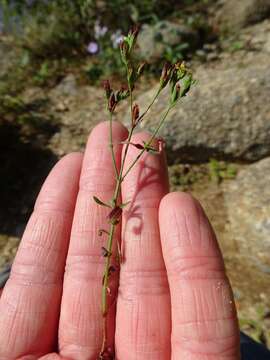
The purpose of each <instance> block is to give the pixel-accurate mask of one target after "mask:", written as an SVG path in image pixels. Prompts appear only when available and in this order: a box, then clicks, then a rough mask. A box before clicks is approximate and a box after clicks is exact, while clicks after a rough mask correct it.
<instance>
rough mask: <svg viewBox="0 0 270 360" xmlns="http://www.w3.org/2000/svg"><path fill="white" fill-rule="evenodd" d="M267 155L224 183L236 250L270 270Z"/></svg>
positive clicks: (254, 262) (269, 173) (269, 195)
mask: <svg viewBox="0 0 270 360" xmlns="http://www.w3.org/2000/svg"><path fill="white" fill-rule="evenodd" d="M269 178H270V158H266V159H264V160H261V161H259V162H257V163H254V164H252V165H249V166H248V167H247V168H246V169H244V170H242V171H241V172H240V173H239V174H238V176H237V178H236V179H235V181H233V182H230V183H228V184H226V185H225V191H224V199H225V203H226V207H227V213H228V220H229V225H228V226H229V229H230V234H231V235H232V236H233V237H234V239H235V241H236V244H237V248H238V251H239V254H241V255H242V256H245V257H246V258H248V259H249V260H250V261H251V262H252V263H253V264H254V265H255V266H256V267H257V268H258V269H259V270H260V271H261V272H263V273H265V274H269V273H270V257H269V253H270V187H269Z"/></svg>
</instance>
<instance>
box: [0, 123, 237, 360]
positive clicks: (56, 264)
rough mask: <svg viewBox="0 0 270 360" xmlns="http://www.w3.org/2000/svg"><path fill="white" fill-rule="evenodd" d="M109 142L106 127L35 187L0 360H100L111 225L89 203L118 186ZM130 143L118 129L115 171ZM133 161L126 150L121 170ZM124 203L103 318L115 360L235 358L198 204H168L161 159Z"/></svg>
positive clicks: (218, 258)
mask: <svg viewBox="0 0 270 360" xmlns="http://www.w3.org/2000/svg"><path fill="white" fill-rule="evenodd" d="M108 137H109V127H108V125H107V123H102V124H100V125H98V126H97V127H96V128H95V129H94V130H93V131H92V133H91V134H90V137H89V140H88V143H87V147H86V150H85V153H84V155H83V154H80V153H72V154H70V155H67V156H65V157H64V158H63V159H61V160H60V161H59V162H58V163H57V164H56V165H55V167H54V168H53V170H52V171H51V173H50V174H49V176H48V178H47V179H46V181H45V183H44V185H43V187H42V189H41V192H40V194H39V196H38V198H37V201H36V205H35V209H34V212H33V214H32V216H31V218H30V220H29V222H28V225H27V227H26V230H25V233H24V235H23V238H22V241H21V244H20V247H19V250H18V253H17V256H16V258H15V261H14V264H13V267H12V272H11V277H10V279H9V281H8V282H7V284H6V286H5V289H4V291H3V293H2V295H1V300H0V359H1V360H11V359H20V360H22V359H23V360H32V359H33V360H34V359H43V360H45V359H46V360H57V359H74V360H96V359H97V356H98V354H99V350H100V347H101V343H102V316H101V310H100V306H101V304H100V303H101V295H100V294H101V286H102V275H103V269H104V258H103V257H102V255H101V247H102V246H103V245H104V244H105V242H106V237H105V235H103V236H102V237H100V236H98V230H99V229H100V228H106V227H108V224H107V220H106V216H107V214H108V211H109V210H108V208H106V207H101V206H99V205H98V204H96V203H95V202H94V201H93V195H95V196H98V197H99V198H101V199H103V200H104V201H109V200H110V198H111V196H112V194H113V190H114V187H115V181H114V169H113V165H112V160H111V154H110V151H109V148H108V146H107V143H108ZM126 137H127V130H126V129H125V128H124V126H122V125H121V124H119V123H114V124H113V139H114V144H115V146H114V149H115V153H116V161H117V165H118V166H119V165H120V159H121V152H122V146H123V145H121V144H120V143H121V142H123V141H124V140H125V139H126ZM148 138H149V135H148V134H146V133H140V134H136V135H135V136H134V137H133V139H132V141H133V142H134V143H138V142H142V141H143V140H144V141H145V140H147V139H148ZM138 151H139V150H138V149H136V148H135V147H133V146H130V149H129V152H128V157H127V163H126V166H128V164H129V163H131V162H132V159H134V158H135V157H136V155H137V154H138ZM29 176H31V175H29ZM122 201H123V202H127V201H131V203H130V204H129V205H128V206H127V208H126V209H125V210H124V212H123V218H122V224H120V225H119V226H118V227H117V232H116V237H115V238H118V239H120V238H121V242H122V249H121V250H122V255H123V263H122V265H121V271H120V280H119V291H118V296H117V299H116V298H115V297H114V289H115V288H116V287H117V282H118V280H117V277H118V275H117V272H116V273H114V274H113V275H112V277H111V279H110V287H111V291H112V300H111V306H110V314H109V317H108V337H109V341H108V342H109V344H110V346H111V347H113V345H115V351H116V359H118V360H146V359H147V360H169V359H173V360H208V359H209V360H239V359H240V355H239V329H238V323H237V318H236V312H235V305H234V301H233V297H232V292H231V288H230V284H229V282H228V279H227V277H226V275H225V272H224V265H223V259H222V255H221V253H220V250H219V247H218V244H217V241H216V238H215V235H214V233H213V230H212V228H211V226H210V224H209V222H208V220H207V217H206V215H205V214H204V211H203V209H202V208H201V206H200V204H199V203H198V202H197V201H196V200H194V199H193V198H192V197H191V196H190V195H188V194H185V193H170V194H168V178H167V166H166V161H165V156H164V153H161V154H159V155H152V154H145V155H144V156H143V157H142V158H141V159H140V161H139V163H138V164H137V165H136V166H135V167H134V169H133V170H132V171H131V172H130V173H129V175H128V176H127V178H126V179H125V181H124V183H123V184H122ZM114 300H115V301H114ZM116 303H117V304H116ZM115 305H117V306H115ZM116 308H117V311H116Z"/></svg>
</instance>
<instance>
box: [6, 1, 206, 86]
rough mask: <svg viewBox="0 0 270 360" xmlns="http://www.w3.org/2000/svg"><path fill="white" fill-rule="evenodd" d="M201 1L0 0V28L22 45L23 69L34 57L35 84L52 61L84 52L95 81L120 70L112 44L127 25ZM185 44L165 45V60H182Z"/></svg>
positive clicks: (150, 20)
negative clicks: (94, 46)
mask: <svg viewBox="0 0 270 360" xmlns="http://www.w3.org/2000/svg"><path fill="white" fill-rule="evenodd" d="M204 2H205V0H183V1H181V2H178V1H176V0H166V1H165V0H152V1H150V0H134V1H132V2H130V1H127V0H112V1H104V0H74V1H70V0H54V1H49V0H39V1H37V0H13V1H10V0H0V6H1V9H2V10H1V9H0V14H1V13H2V23H3V24H2V27H3V28H4V30H7V31H9V32H10V31H11V32H12V33H13V34H15V37H16V41H17V43H18V45H19V46H20V47H21V49H23V52H22V55H21V57H22V59H21V61H20V62H21V64H23V66H25V67H27V66H28V65H31V66H33V60H34V62H35V65H37V66H36V67H35V69H37V72H38V74H37V75H36V76H35V79H39V80H37V81H38V82H40V83H46V82H47V81H43V80H44V79H45V80H47V78H48V76H47V74H50V73H51V70H50V67H51V64H50V61H51V60H52V59H62V58H69V59H70V58H73V59H74V58H78V57H79V58H80V59H81V58H82V57H83V56H88V57H91V59H92V60H93V61H92V62H91V63H90V64H88V65H87V66H86V67H85V73H86V75H87V77H88V78H90V79H91V80H92V81H93V82H94V81H96V80H97V79H98V78H100V77H101V76H102V75H107V74H108V73H118V72H119V71H120V69H121V66H119V65H120V63H119V57H118V49H117V42H119V39H120V38H121V35H122V34H125V33H126V32H127V31H128V30H129V29H130V27H131V26H132V25H134V24H137V23H139V24H145V23H150V24H155V23H156V22H158V21H160V20H163V19H166V18H168V17H171V16H173V14H177V13H178V14H180V18H181V16H182V17H183V16H185V15H184V14H185V11H183V12H182V10H185V9H186V8H188V7H189V6H192V5H195V6H196V4H197V5H202V4H204ZM181 14H182V15H181ZM177 16H178V15H177ZM199 17H200V16H199ZM192 19H193V17H192V18H191V17H190V16H187V17H186V20H185V21H189V22H190V21H191V22H192V21H193V23H194V24H195V23H196V24H197V23H198V20H197V16H196V19H195V17H194V19H193V20H192ZM195 20H196V21H195ZM190 24H191V23H190ZM194 24H193V25H194ZM196 24H195V25H196ZM193 25H192V24H191V26H193ZM195 25H194V26H195ZM196 26H197V25H196ZM104 29H106V31H104ZM100 30H101V32H100ZM102 31H103V32H102ZM91 43H92V44H93V43H94V44H96V51H91V47H89V46H88V45H89V44H91ZM187 46H188V44H179V45H177V46H175V47H170V46H168V49H167V51H166V53H165V54H164V59H167V60H170V61H174V60H175V59H176V58H179V57H180V58H181V57H182V54H183V51H185V48H186V47H187ZM164 59H163V60H164ZM44 62H45V64H44ZM37 63H38V64H37Z"/></svg>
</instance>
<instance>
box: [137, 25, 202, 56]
mask: <svg viewBox="0 0 270 360" xmlns="http://www.w3.org/2000/svg"><path fill="white" fill-rule="evenodd" d="M197 43H198V33H197V32H196V31H194V30H193V29H191V28H190V27H189V26H187V25H182V24H176V23H172V22H169V21H160V22H158V23H157V24H155V25H147V24H145V25H143V26H142V29H141V32H140V34H139V36H138V41H137V47H138V55H139V57H140V58H142V59H143V60H146V61H148V62H155V61H157V60H160V58H162V57H164V52H165V51H166V49H167V48H168V47H173V46H175V45H180V44H188V46H189V48H194V47H196V45H197Z"/></svg>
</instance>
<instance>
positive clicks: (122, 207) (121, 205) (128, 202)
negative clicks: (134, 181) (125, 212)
mask: <svg viewBox="0 0 270 360" xmlns="http://www.w3.org/2000/svg"><path fill="white" fill-rule="evenodd" d="M130 203H131V201H127V202H126V203H123V204H120V205H119V207H120V208H121V209H124V208H125V207H126V206H127V205H128V204H130Z"/></svg>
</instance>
